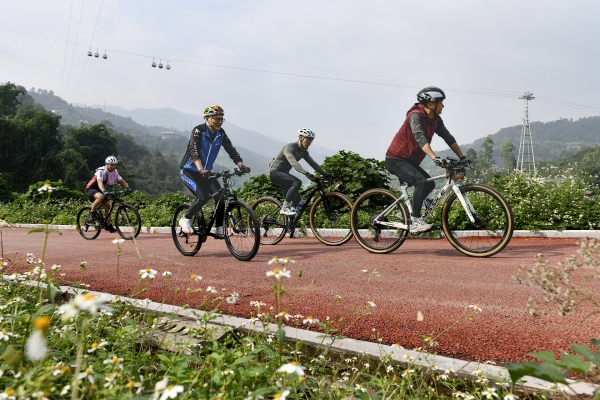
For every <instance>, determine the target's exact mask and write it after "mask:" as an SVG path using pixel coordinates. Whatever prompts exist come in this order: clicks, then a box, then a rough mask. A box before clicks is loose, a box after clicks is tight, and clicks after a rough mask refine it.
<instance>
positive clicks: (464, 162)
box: [460, 156, 473, 168]
mask: <svg viewBox="0 0 600 400" xmlns="http://www.w3.org/2000/svg"><path fill="white" fill-rule="evenodd" d="M460 162H461V163H463V164H465V165H466V166H467V167H469V168H473V162H472V161H471V160H469V159H468V158H467V156H462V157H461V158H460Z"/></svg>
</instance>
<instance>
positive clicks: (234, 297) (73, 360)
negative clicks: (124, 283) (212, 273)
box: [0, 221, 568, 400]
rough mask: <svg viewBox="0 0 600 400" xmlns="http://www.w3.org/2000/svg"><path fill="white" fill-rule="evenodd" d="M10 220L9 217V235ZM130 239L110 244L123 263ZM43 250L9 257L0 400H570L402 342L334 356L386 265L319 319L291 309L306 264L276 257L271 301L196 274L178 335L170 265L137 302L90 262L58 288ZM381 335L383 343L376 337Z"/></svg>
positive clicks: (141, 281)
mask: <svg viewBox="0 0 600 400" xmlns="http://www.w3.org/2000/svg"><path fill="white" fill-rule="evenodd" d="M8 227H9V225H8V224H7V223H6V222H5V221H0V242H1V240H2V236H1V234H2V231H3V230H4V229H8ZM31 233H32V234H44V235H46V239H47V238H48V235H50V234H51V233H52V231H51V230H50V229H49V227H48V226H46V227H45V228H40V229H34V230H32V232H31ZM46 243H47V240H46ZM122 243H123V240H122V239H115V240H114V241H113V245H114V255H115V257H116V258H117V260H118V259H119V257H120V255H121V252H122V248H121V246H120V245H121V244H122ZM45 249H46V246H44V250H43V252H42V254H41V256H40V257H39V258H38V256H37V255H34V254H26V255H25V254H24V255H23V258H22V259H14V260H11V259H8V258H2V259H0V268H1V269H2V275H1V276H0V290H1V291H2V296H1V298H0V390H1V391H0V398H2V399H60V398H71V399H127V398H130V399H161V400H166V399H174V398H178V399H244V400H252V399H504V400H511V399H517V398H518V399H563V398H568V397H567V396H566V394H565V393H564V390H565V388H566V386H564V385H557V386H556V389H555V390H553V391H549V392H539V393H524V392H518V391H517V390H518V386H517V387H514V386H513V385H512V383H511V382H510V381H507V380H505V379H501V378H499V377H495V376H490V375H488V374H486V373H484V372H483V371H484V370H485V368H484V366H482V369H481V370H479V369H477V370H476V371H475V372H474V376H472V377H471V378H470V379H465V378H464V377H460V376H458V373H457V371H454V370H452V369H451V368H447V369H440V368H437V367H435V365H433V364H432V365H431V366H429V367H424V366H423V364H422V363H417V360H415V359H414V358H413V356H412V355H411V354H409V353H408V352H406V354H404V355H402V352H403V351H404V350H403V349H402V348H401V347H400V346H391V347H392V348H394V347H396V348H395V349H393V350H391V351H390V350H389V348H390V346H383V345H382V346H381V354H380V357H379V359H373V358H371V357H370V356H367V355H361V354H358V355H344V354H336V353H334V352H331V351H330V349H331V344H332V343H334V342H335V341H336V340H339V339H340V338H343V333H344V330H345V326H346V325H347V324H348V323H349V321H354V320H356V319H358V318H369V316H370V314H371V312H372V311H371V310H373V308H374V307H376V305H375V304H373V303H372V302H371V301H367V300H366V299H367V298H368V290H369V283H370V282H371V281H373V280H375V279H381V278H382V277H381V275H380V273H379V271H378V270H377V269H373V270H364V271H363V273H364V276H365V278H364V283H363V289H364V294H365V304H364V305H363V306H357V307H356V308H355V309H353V310H349V311H348V313H349V314H348V315H345V316H344V317H339V318H338V317H335V318H330V317H325V318H324V319H323V320H322V321H320V320H318V319H316V318H313V317H311V316H309V315H297V314H296V315H291V314H288V313H287V312H286V310H287V309H288V306H289V305H290V304H291V303H292V301H293V297H294V296H295V295H296V293H294V291H295V290H296V289H298V288H299V289H301V288H302V286H303V285H310V284H313V282H306V279H304V280H303V277H302V275H303V274H302V271H301V270H295V268H294V261H293V260H290V259H288V258H274V259H272V260H271V261H269V263H268V265H266V266H265V270H264V278H265V281H264V282H265V283H264V284H265V285H266V286H270V287H271V288H272V295H271V296H270V297H269V298H252V299H246V300H242V299H241V298H240V296H239V294H237V293H236V292H235V291H231V290H228V291H227V292H226V293H224V292H222V291H219V290H217V289H216V288H215V287H213V286H211V285H210V284H211V282H207V281H205V280H204V279H203V278H202V276H200V275H198V274H192V275H190V277H189V281H188V284H187V286H188V287H187V288H186V289H185V290H181V294H180V295H182V296H185V297H188V296H189V297H190V302H192V301H191V299H192V297H194V302H193V304H194V305H196V304H197V306H196V308H197V309H198V310H202V311H198V312H194V313H193V315H194V317H192V318H189V319H187V320H186V321H185V323H186V324H187V325H186V328H185V329H184V328H177V329H175V330H174V332H175V334H172V333H171V332H169V328H168V326H172V325H175V324H176V323H177V320H176V319H169V320H166V319H165V317H169V316H168V315H164V314H159V313H156V312H155V311H149V310H148V309H147V306H148V304H149V300H148V299H145V298H143V293H144V292H145V290H146V289H147V288H149V287H151V286H152V285H159V286H161V287H164V290H165V291H168V290H173V291H174V290H176V289H175V288H174V287H172V286H170V279H171V273H170V272H169V271H168V269H165V270H164V271H156V270H153V269H149V268H144V267H143V265H142V261H141V258H140V261H139V268H140V269H139V278H138V281H137V282H136V283H135V284H134V285H133V287H132V288H131V290H129V291H128V292H129V293H131V295H130V297H129V298H127V299H126V298H123V297H119V296H106V297H100V296H97V295H95V294H92V293H90V292H88V289H87V288H88V285H87V284H86V272H87V268H88V267H87V264H86V262H85V261H83V262H82V263H81V265H80V267H81V277H80V279H78V280H77V281H76V282H72V283H71V287H72V289H73V290H72V293H70V294H67V293H61V292H60V288H59V285H58V283H59V282H60V280H61V266H60V265H56V264H55V265H52V266H48V265H46V264H45V263H44V252H45ZM2 257H4V254H2ZM117 264H118V261H117ZM231 289H234V288H231ZM183 293H185V294H183ZM198 299H200V300H199V301H198ZM240 301H248V302H249V305H250V306H251V307H252V308H253V310H254V313H253V316H252V317H251V318H250V319H249V320H248V323H247V324H246V326H238V327H225V328H223V327H222V326H220V325H218V320H219V319H218V315H217V313H218V312H219V305H222V304H225V303H228V304H235V303H237V302H240ZM342 305H343V299H342V298H341V296H335V298H334V299H332V307H331V310H332V313H333V311H334V310H336V309H337V308H338V307H340V306H342ZM481 311H482V310H481V309H480V308H479V307H478V306H477V305H467V306H465V307H464V313H463V315H462V316H461V317H460V318H459V319H458V320H457V321H455V322H454V323H453V324H452V326H455V325H460V324H464V323H468V321H470V320H471V319H473V318H477V317H478V314H479V313H480V312H481ZM417 318H419V317H418V316H417ZM180 322H181V321H180ZM284 326H292V327H294V326H295V327H297V328H298V329H308V330H313V331H318V332H320V333H322V337H323V341H322V343H321V344H320V345H317V346H305V345H304V344H303V343H302V342H298V341H294V340H293V339H294V338H293V337H288V336H286V331H285V330H284V329H283V328H284ZM443 334H444V331H442V332H438V333H437V334H424V335H423V347H422V348H420V349H418V350H420V351H422V354H423V356H424V357H425V358H427V357H429V356H430V355H433V354H434V352H435V346H436V344H437V343H439V342H440V341H442V340H444V336H443ZM290 339H292V340H290ZM373 341H374V342H376V343H377V342H379V343H381V341H382V340H381V338H378V337H377V334H376V333H374V338H373ZM392 353H394V354H395V355H396V357H394V358H392ZM398 355H401V357H400V358H401V361H398Z"/></svg>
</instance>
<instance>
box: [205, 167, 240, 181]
mask: <svg viewBox="0 0 600 400" xmlns="http://www.w3.org/2000/svg"><path fill="white" fill-rule="evenodd" d="M229 171H230V170H228V169H224V170H222V171H221V172H217V173H216V174H213V175H211V176H210V178H215V179H219V178H221V177H225V178H229V177H231V176H234V175H237V176H242V175H246V174H248V172H244V171H240V170H239V169H238V168H234V169H233V172H229ZM210 178H209V179H210Z"/></svg>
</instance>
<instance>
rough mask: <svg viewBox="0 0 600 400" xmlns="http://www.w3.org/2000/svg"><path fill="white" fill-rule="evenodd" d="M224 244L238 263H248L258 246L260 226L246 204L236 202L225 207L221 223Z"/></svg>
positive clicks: (250, 208)
mask: <svg viewBox="0 0 600 400" xmlns="http://www.w3.org/2000/svg"><path fill="white" fill-rule="evenodd" d="M223 228H224V230H225V232H224V233H225V244H227V248H228V249H229V251H230V252H231V254H232V255H233V256H234V257H235V258H237V259H238V260H240V261H250V260H251V259H252V258H253V257H254V256H255V255H256V253H257V252H258V247H259V246H260V225H259V223H258V219H257V218H256V215H255V214H254V211H252V207H250V206H249V205H248V204H246V203H244V202H242V201H239V200H236V201H232V202H230V203H229V204H228V205H227V208H226V209H225V216H224V221H223Z"/></svg>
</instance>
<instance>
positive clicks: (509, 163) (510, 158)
mask: <svg viewBox="0 0 600 400" xmlns="http://www.w3.org/2000/svg"><path fill="white" fill-rule="evenodd" d="M514 151H515V145H514V144H512V143H511V142H506V143H504V145H503V146H502V150H500V155H501V156H502V160H503V161H504V169H506V170H507V171H508V172H509V173H510V172H511V171H513V170H514V169H515V168H516V167H517V159H516V158H515V155H514V154H513V152H514Z"/></svg>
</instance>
